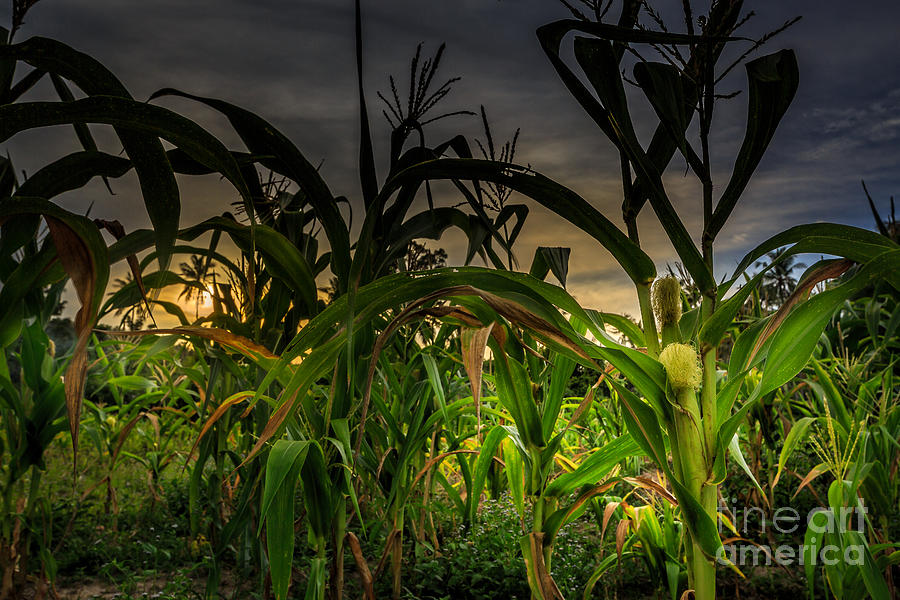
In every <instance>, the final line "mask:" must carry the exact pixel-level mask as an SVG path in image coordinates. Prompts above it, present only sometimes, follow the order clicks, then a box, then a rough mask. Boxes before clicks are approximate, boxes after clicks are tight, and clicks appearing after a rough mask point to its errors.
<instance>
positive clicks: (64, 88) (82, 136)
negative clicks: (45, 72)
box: [50, 73, 112, 193]
mask: <svg viewBox="0 0 900 600" xmlns="http://www.w3.org/2000/svg"><path fill="white" fill-rule="evenodd" d="M50 81H51V82H53V87H54V89H55V90H56V94H57V95H58V96H59V99H60V100H62V101H63V102H72V101H73V100H75V96H74V95H73V94H72V90H70V89H69V86H68V85H67V84H66V82H65V80H64V79H63V78H62V77H60V76H59V75H57V74H56V73H50ZM72 125H73V127H74V128H75V136H76V137H77V138H78V141H79V142H81V147H82V148H84V150H85V151H86V152H97V143H96V142H95V141H94V137H93V136H92V135H91V130H90V129H89V128H88V126H87V123H80V122H79V123H73V124H72ZM103 183H104V184H105V185H106V189H107V190H109V193H112V188H110V187H109V180H107V179H106V177H105V176H103Z"/></svg>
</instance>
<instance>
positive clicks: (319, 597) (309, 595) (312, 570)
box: [303, 558, 327, 600]
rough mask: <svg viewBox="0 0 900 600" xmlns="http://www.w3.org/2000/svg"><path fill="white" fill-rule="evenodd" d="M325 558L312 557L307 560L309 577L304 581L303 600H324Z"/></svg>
mask: <svg viewBox="0 0 900 600" xmlns="http://www.w3.org/2000/svg"><path fill="white" fill-rule="evenodd" d="M325 567H326V559H324V558H313V559H311V560H310V561H309V579H308V580H307V582H306V592H305V593H304V595H303V599H304V600H325V584H326V581H325V576H326V574H327V572H326V569H325Z"/></svg>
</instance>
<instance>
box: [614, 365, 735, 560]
mask: <svg viewBox="0 0 900 600" xmlns="http://www.w3.org/2000/svg"><path fill="white" fill-rule="evenodd" d="M607 381H609V382H610V383H611V384H612V386H613V387H614V388H615V390H616V392H617V393H618V396H619V400H620V402H621V403H622V406H623V408H624V409H625V410H624V411H623V416H624V417H625V423H626V425H627V426H628V431H629V433H631V437H632V438H634V441H635V442H637V444H638V445H639V446H640V447H641V449H642V450H643V451H644V453H645V454H646V455H647V456H649V457H650V459H651V460H653V462H655V463H656V464H657V466H658V467H659V468H660V469H662V470H663V472H664V473H665V474H666V477H667V478H668V480H669V482H670V484H671V485H672V488H673V491H674V492H675V497H676V498H677V499H678V506H679V507H680V508H681V511H682V515H683V518H684V522H685V524H686V525H687V527H688V529H690V531H691V536H692V538H693V539H694V540H695V541H696V542H697V544H698V545H699V546H700V548H701V549H702V550H703V552H704V554H706V555H707V556H709V557H711V558H715V557H717V555H718V553H719V549H720V548H721V547H722V541H721V540H720V539H719V532H718V527H717V525H716V523H715V522H714V521H713V519H712V518H711V517H710V516H709V515H708V514H706V511H704V510H703V507H702V506H701V505H700V502H699V500H698V499H697V498H695V497H694V496H693V495H691V493H690V492H689V491H688V490H687V488H686V487H685V486H684V485H683V484H682V483H681V482H680V481H679V480H678V479H677V478H676V477H675V474H674V473H673V472H672V469H670V468H669V462H668V457H667V453H666V445H665V442H664V440H663V433H662V430H661V429H660V426H659V423H658V421H657V419H656V415H655V414H654V412H653V410H652V409H651V408H650V407H649V406H647V405H646V404H644V403H643V402H642V401H641V400H640V398H638V397H637V396H635V395H634V394H633V393H632V392H630V391H629V390H627V389H626V388H624V387H623V386H622V385H620V384H619V383H617V382H616V381H615V380H614V379H612V378H609V379H607ZM732 434H733V432H732Z"/></svg>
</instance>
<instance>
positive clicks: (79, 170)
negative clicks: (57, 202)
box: [16, 151, 131, 200]
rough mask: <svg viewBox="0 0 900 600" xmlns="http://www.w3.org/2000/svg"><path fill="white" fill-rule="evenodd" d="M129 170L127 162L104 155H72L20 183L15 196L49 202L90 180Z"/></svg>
mask: <svg viewBox="0 0 900 600" xmlns="http://www.w3.org/2000/svg"><path fill="white" fill-rule="evenodd" d="M130 170H131V161H130V160H128V159H127V158H122V157H120V156H113V155H111V154H106V153H104V152H96V151H90V152H88V151H85V152H75V153H72V154H69V155H67V156H64V157H63V158H60V159H59V160H56V161H54V162H52V163H50V164H49V165H46V166H44V167H42V168H41V169H40V170H38V171H37V172H36V173H35V174H34V175H32V176H31V177H29V178H28V179H26V180H25V181H24V182H22V185H21V186H19V189H17V190H16V195H17V196H37V197H39V198H46V199H48V200H49V199H51V198H53V197H54V196H58V195H59V194H62V193H64V192H68V191H70V190H75V189H78V188H80V187H83V186H85V185H86V184H87V183H88V182H89V181H90V180H91V179H93V178H94V177H104V178H106V177H121V176H122V175H124V174H125V173H127V172H128V171H130Z"/></svg>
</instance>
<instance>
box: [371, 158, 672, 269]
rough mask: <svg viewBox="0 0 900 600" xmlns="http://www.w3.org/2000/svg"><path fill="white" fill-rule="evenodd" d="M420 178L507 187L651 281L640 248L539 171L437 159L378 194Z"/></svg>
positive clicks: (404, 174)
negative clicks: (481, 182) (472, 181)
mask: <svg viewBox="0 0 900 600" xmlns="http://www.w3.org/2000/svg"><path fill="white" fill-rule="evenodd" d="M410 179H412V180H422V179H478V180H480V181H491V182H494V183H498V184H501V185H504V186H506V187H509V188H511V189H514V190H516V191H517V192H519V193H521V194H524V195H525V196H528V197H529V198H531V199H533V200H535V201H536V202H538V203H539V204H541V205H543V206H545V207H546V208H549V209H550V210H552V211H553V212H555V213H556V214H558V215H559V216H561V217H562V218H564V219H566V220H567V221H569V222H570V223H572V224H573V225H575V226H576V227H578V228H579V229H581V230H582V231H584V232H586V233H587V234H589V235H591V236H592V237H593V238H594V239H596V240H597V241H598V242H600V243H601V244H602V245H603V247H604V248H606V249H607V250H608V251H609V252H610V253H612V255H613V256H614V257H615V259H616V261H617V262H618V263H619V264H620V265H622V268H623V269H624V270H625V272H626V273H627V274H628V275H629V277H631V278H632V280H634V281H636V282H641V283H648V282H650V281H653V279H655V277H656V266H655V265H654V263H653V261H652V260H651V259H650V257H649V256H647V255H646V254H645V253H644V252H643V251H642V250H641V249H640V247H639V246H638V245H637V244H635V243H634V242H632V241H631V240H630V239H628V237H627V236H626V235H625V234H624V233H622V232H621V231H620V230H619V229H618V228H617V227H616V226H615V225H614V224H613V223H612V222H611V221H610V220H609V219H607V218H606V217H605V216H604V215H603V214H602V213H600V212H599V211H598V210H597V209H596V208H594V207H593V206H591V205H590V204H589V203H588V202H587V201H585V200H584V199H583V198H582V197H581V196H579V195H578V194H576V193H575V192H573V191H572V190H570V189H568V188H566V187H563V186H561V185H560V184H558V183H556V182H555V181H553V180H551V179H549V178H547V177H544V176H543V175H541V174H539V173H535V172H534V171H532V170H530V169H527V168H525V167H521V166H518V165H513V164H506V163H497V162H493V161H485V160H475V159H456V158H454V159H449V158H448V159H440V160H434V161H428V162H424V163H420V164H417V165H415V166H413V167H410V168H408V169H405V170H403V171H401V172H399V173H398V174H397V175H395V176H394V177H393V178H391V180H389V181H388V182H387V183H386V184H385V189H384V190H382V194H390V193H392V191H393V190H396V189H398V188H399V187H400V186H401V185H402V184H403V183H405V182H407V181H409V180H410Z"/></svg>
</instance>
